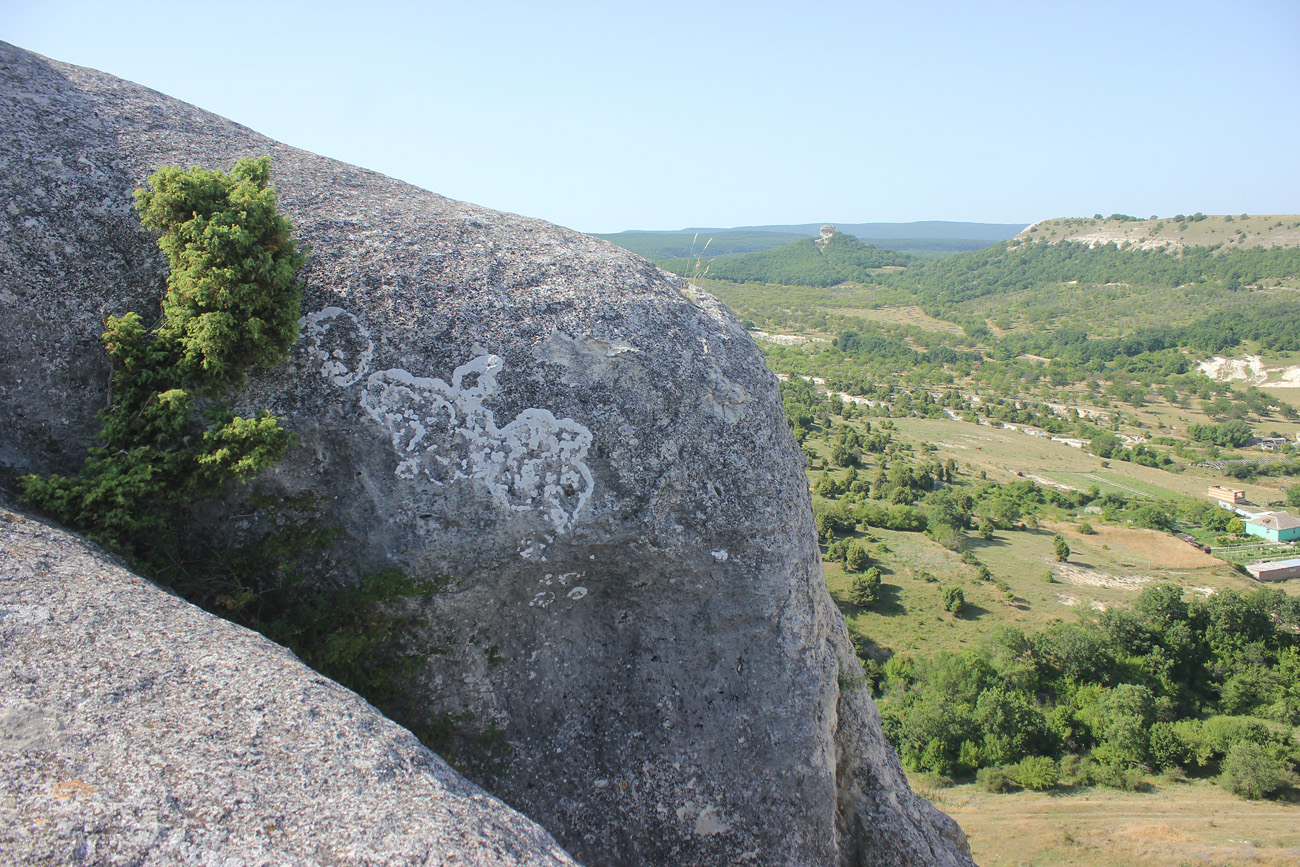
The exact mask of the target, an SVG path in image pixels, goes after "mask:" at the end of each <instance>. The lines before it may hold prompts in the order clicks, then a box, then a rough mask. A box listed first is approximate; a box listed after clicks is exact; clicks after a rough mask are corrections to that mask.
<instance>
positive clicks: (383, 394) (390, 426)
mask: <svg viewBox="0 0 1300 867" xmlns="http://www.w3.org/2000/svg"><path fill="white" fill-rule="evenodd" d="M303 336H304V339H305V340H306V346H307V351H308V353H310V355H311V357H312V358H313V359H316V360H319V361H320V362H321V367H320V373H321V375H322V376H323V377H325V378H326V379H328V380H329V381H330V382H332V383H333V384H335V385H337V386H340V387H348V386H351V385H353V384H355V383H357V382H360V380H361V377H362V376H363V375H364V374H366V373H367V371H368V370H369V368H370V363H371V360H372V358H373V355H374V343H373V342H372V341H371V340H370V335H369V333H368V332H367V331H366V330H365V328H364V327H363V326H362V325H361V324H360V323H359V322H358V321H357V319H356V317H355V316H353V315H352V314H351V313H348V312H347V311H345V310H342V309H340V308H337V307H327V308H325V309H324V310H321V311H319V312H318V313H313V314H310V315H308V316H306V317H304V318H303ZM504 365H505V362H504V361H503V360H502V359H501V357H500V356H497V355H490V354H488V355H480V356H479V357H477V358H474V359H472V360H470V361H469V362H467V363H465V364H462V365H461V366H460V367H458V368H456V370H455V372H454V373H453V374H452V379H451V383H450V384H448V383H447V382H445V381H444V380H442V379H438V378H429V377H422V376H416V375H415V374H413V373H411V372H410V371H407V370H403V369H401V368H392V369H389V370H381V371H377V372H375V373H371V374H370V375H369V376H368V377H366V380H365V384H364V386H363V387H362V390H361V406H362V408H363V409H365V411H366V413H367V414H368V415H369V416H370V417H371V418H373V419H374V420H375V421H377V422H378V423H379V424H380V425H382V426H383V427H384V429H385V430H386V431H387V433H388V436H389V440H390V442H391V443H392V446H393V449H394V450H395V451H396V452H397V454H398V457H399V462H398V464H397V469H396V471H395V473H396V475H397V477H398V478H401V479H404V480H407V481H427V482H432V483H433V484H435V485H447V484H450V483H452V482H455V481H459V480H462V479H468V480H474V481H477V482H480V483H482V484H483V485H484V486H485V487H486V488H487V490H488V491H489V492H490V494H491V496H492V499H493V500H494V501H495V502H496V503H497V504H498V505H499V506H500V507H501V508H503V509H508V510H511V511H516V512H536V513H538V514H539V515H540V516H541V517H542V518H543V519H544V520H545V521H546V522H547V523H548V524H550V526H551V527H552V528H554V530H556V531H557V532H563V531H566V530H568V529H569V528H570V526H572V523H573V520H574V518H575V517H576V516H577V515H578V513H579V512H581V511H582V509H583V507H584V506H585V505H586V504H587V500H588V499H589V498H590V496H591V491H592V487H593V484H594V483H593V481H592V476H591V471H590V469H589V468H588V467H587V464H586V456H587V451H588V449H589V448H590V447H591V442H592V435H591V431H590V430H589V429H588V428H587V427H585V426H584V425H582V424H579V423H578V422H576V421H574V420H573V419H570V418H563V419H560V418H556V417H555V415H554V414H553V413H551V411H550V410H546V409H540V408H531V409H525V410H523V411H522V412H520V413H519V414H518V415H517V416H515V418H514V420H513V421H511V422H510V423H508V424H506V425H505V426H502V427H498V426H497V423H496V417H495V415H494V414H493V412H492V410H490V409H488V408H487V406H486V403H487V402H488V401H489V400H491V399H492V398H494V397H496V396H497V394H498V392H499V390H500V387H499V385H498V384H497V374H498V373H500V372H501V370H502V368H503V367H504Z"/></svg>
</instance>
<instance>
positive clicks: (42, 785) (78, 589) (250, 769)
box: [0, 501, 575, 867]
mask: <svg viewBox="0 0 1300 867" xmlns="http://www.w3.org/2000/svg"><path fill="white" fill-rule="evenodd" d="M0 646H3V648H4V654H3V660H2V663H0V853H3V857H2V858H0V860H5V861H6V863H22V864H31V865H36V864H49V865H55V864H59V865H62V864H87V865H98V864H105V865H106V864H142V865H143V864H150V865H162V864H235V863H238V864H244V865H256V864H266V865H271V864H275V865H312V864H322V863H330V864H340V865H350V864H355V865H426V864H442V863H448V862H451V863H457V864H473V865H497V864H510V865H537V867H541V865H564V864H570V865H571V864H574V863H575V862H574V861H573V860H572V859H571V858H569V856H568V855H567V854H565V852H564V851H563V850H562V849H561V848H560V846H559V845H558V844H557V843H556V842H555V841H554V840H553V839H552V838H551V836H550V835H549V834H547V833H546V832H545V831H544V830H543V829H542V828H541V827H540V826H538V825H537V824H536V823H534V822H533V821H532V820H530V819H528V818H526V817H524V816H522V815H521V814H519V813H517V812H516V811H514V810H512V809H511V808H509V807H507V806H506V805H505V804H503V803H502V802H500V801H499V800H497V799H496V798H493V797H492V796H490V795H488V794H487V793H485V792H483V791H482V790H481V789H479V788H478V787H477V786H475V785H473V784H472V783H469V782H467V781H466V780H465V779H464V778H462V777H461V776H460V775H459V774H457V773H456V772H455V771H453V770H452V769H451V768H450V767H448V766H447V764H446V763H445V762H443V761H442V759H440V758H438V757H437V756H436V755H434V754H433V753H431V752H430V751H429V750H427V749H426V748H424V747H423V746H422V745H421V744H420V743H419V741H417V740H416V739H415V737H414V736H413V735H412V734H410V733H409V732H407V731H406V730H404V729H402V728H400V727H398V726H397V725H396V724H395V723H393V722H391V721H389V720H387V719H385V718H384V717H383V716H382V715H381V714H380V713H379V711H377V710H375V708H373V707H371V706H370V705H369V704H367V703H366V702H365V701H364V700H362V699H361V698H359V697H358V696H357V695H355V694H353V693H352V692H349V691H348V690H345V689H343V688H342V687H341V686H339V685H338V684H335V683H333V682H331V681H329V680H326V679H325V678H322V677H321V676H319V675H318V674H316V673H315V672H313V671H312V670H311V669H309V668H307V667H306V666H304V665H303V664H302V663H300V662H299V661H298V660H297V659H296V658H295V657H294V656H293V654H291V653H289V652H288V651H287V650H285V649H283V648H281V647H279V646H277V645H275V644H273V643H272V642H270V641H268V640H266V639H265V638H263V637H262V636H260V635H257V634H256V633H253V632H250V631H248V630H246V629H244V628H242V627H240V626H236V625H235V624H232V623H229V622H227V621H224V620H220V619H218V618H216V617H213V616H211V615H209V614H206V613H204V612H203V611H200V610H199V609H197V608H195V607H194V606H192V605H190V604H189V603H187V602H184V601H182V600H180V599H178V598H176V597H174V596H172V595H170V594H168V593H165V592H163V591H161V590H159V589H158V588H157V587H155V586H153V585H152V584H150V583H149V582H147V581H145V580H143V579H141V578H139V577H137V576H136V575H134V574H132V573H131V572H129V571H127V570H126V569H124V568H122V567H121V566H120V565H118V564H117V563H116V562H115V561H114V558H112V557H110V556H108V555H106V554H104V553H103V552H102V551H101V550H99V549H98V548H97V547H96V546H94V545H91V544H89V543H87V542H86V541H85V540H83V539H81V538H79V537H77V536H74V535H72V534H69V533H66V532H63V531H61V530H58V529H56V528H54V527H52V526H50V525H48V524H46V523H44V522H42V521H40V520H36V519H33V518H31V517H30V516H27V515H25V514H22V513H20V512H15V511H13V510H12V508H11V506H10V504H7V503H4V502H3V501H0Z"/></svg>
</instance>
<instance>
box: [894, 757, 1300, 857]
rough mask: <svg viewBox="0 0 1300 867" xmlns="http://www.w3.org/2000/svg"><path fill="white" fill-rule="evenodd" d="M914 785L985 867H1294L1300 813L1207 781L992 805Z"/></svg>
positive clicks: (969, 791) (964, 792)
mask: <svg viewBox="0 0 1300 867" xmlns="http://www.w3.org/2000/svg"><path fill="white" fill-rule="evenodd" d="M913 785H914V787H915V788H917V789H918V790H919V791H920V792H922V794H924V795H926V796H927V797H929V798H930V799H931V800H932V801H933V802H934V804H935V805H936V806H937V807H939V809H941V810H943V811H944V812H945V813H947V814H948V815H950V816H952V817H953V818H954V819H956V820H957V821H958V822H959V823H960V824H961V826H962V829H963V830H965V832H966V834H967V836H968V838H969V839H970V844H971V853H972V854H973V855H974V856H975V861H976V863H978V864H981V865H983V867H1283V865H1285V867H1295V865H1296V864H1300V805H1296V804H1288V803H1279V802H1277V801H1246V800H1243V799H1241V798H1238V797H1236V796H1234V795H1232V794H1229V793H1228V792H1225V791H1224V790H1223V789H1220V788H1219V787H1218V786H1215V785H1213V784H1212V783H1209V782H1206V781H1203V780H1192V781H1185V782H1178V783H1174V782H1167V781H1165V780H1163V779H1161V778H1158V777H1157V778H1153V779H1152V782H1151V785H1152V791H1148V792H1120V791H1116V790H1113V789H1078V790H1068V789H1067V790H1064V791H1061V792H1050V793H1034V792H1017V793H1014V794H1001V795H995V794H990V793H988V792H983V791H981V790H979V789H977V788H976V787H975V786H973V785H963V786H953V787H951V788H946V789H933V788H931V787H930V786H929V785H928V784H927V783H926V781H925V780H924V779H923V778H918V779H914V780H913Z"/></svg>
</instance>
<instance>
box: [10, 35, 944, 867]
mask: <svg viewBox="0 0 1300 867" xmlns="http://www.w3.org/2000/svg"><path fill="white" fill-rule="evenodd" d="M0 117H3V118H4V120H3V124H4V136H3V137H2V138H0V160H3V165H4V167H5V171H3V172H0V196H3V199H4V203H3V205H2V206H0V207H2V208H3V209H2V210H0V462H3V463H5V464H8V465H9V466H11V467H13V468H16V469H17V470H19V471H41V472H45V471H49V470H51V469H67V468H69V467H70V466H75V463H76V460H77V455H79V454H80V453H82V451H83V450H84V448H85V446H86V445H87V444H88V443H89V442H90V441H91V438H92V437H93V435H94V432H95V430H97V424H96V423H95V421H94V412H95V410H96V409H97V408H99V407H100V406H102V405H103V403H104V399H105V396H106V381H107V374H108V370H107V366H106V362H105V360H104V357H103V352H102V348H101V347H100V345H99V333H100V331H101V330H102V327H101V325H100V318H101V316H102V315H103V314H104V313H121V312H123V311H125V310H127V309H135V310H138V311H140V312H141V313H142V314H145V318H146V321H151V320H150V314H151V312H152V311H155V310H156V305H157V299H158V297H159V296H160V294H161V292H162V291H163V287H164V284H165V273H166V271H165V262H164V261H163V260H162V257H161V254H159V253H158V251H157V249H156V246H155V245H154V242H153V238H152V237H150V236H149V234H148V233H147V232H145V231H144V230H143V229H142V228H141V227H140V226H139V224H138V221H137V220H136V219H135V216H134V214H133V213H132V211H131V205H130V202H131V199H130V192H131V190H133V189H134V188H135V187H137V186H140V185H141V184H142V183H143V182H144V180H145V178H147V177H148V175H149V174H150V173H151V172H152V171H153V170H154V169H156V168H157V166H159V165H161V164H178V165H184V166H188V165H195V164H198V165H203V166H205V167H208V168H223V169H228V168H229V167H230V165H231V164H233V162H234V161H235V160H236V159H237V158H239V157H243V156H259V155H263V154H269V155H270V156H271V158H272V167H273V173H274V180H275V183H276V186H277V188H278V191H279V196H280V201H281V205H282V207H283V208H284V209H285V210H286V211H287V212H288V213H289V214H290V216H291V217H292V219H293V220H294V223H295V226H296V227H297V233H298V236H299V237H300V238H301V239H302V240H304V241H306V242H307V243H309V244H310V245H311V247H312V249H313V253H312V258H311V260H310V262H309V264H308V266H307V267H306V268H305V269H304V272H303V274H302V278H303V280H304V282H305V291H304V305H303V310H304V313H305V316H304V319H303V336H302V338H301V339H300V340H299V342H298V344H297V346H296V347H295V350H294V353H293V355H292V357H291V358H290V360H289V361H288V362H287V363H286V364H284V365H281V366H280V367H277V368H276V369H274V370H270V371H266V372H264V373H262V374H259V375H258V376H256V377H254V378H253V379H252V380H251V381H250V383H249V385H248V386H247V388H246V389H245V390H244V392H243V393H242V394H241V395H240V396H239V398H238V401H237V403H238V404H239V405H240V406H242V407H245V408H252V407H263V406H265V407H270V408H271V409H272V410H273V411H274V412H275V413H276V414H277V415H280V416H283V417H284V418H285V419H286V426H287V427H289V428H290V429H291V430H293V431H294V432H295V433H296V435H297V436H298V442H299V445H298V447H297V448H296V449H295V450H294V451H293V452H292V453H291V454H290V455H289V456H288V458H287V459H286V460H285V462H284V463H283V464H282V465H281V466H280V467H279V468H277V469H276V470H275V471H274V472H272V473H269V474H267V475H266V476H265V477H263V478H262V479H259V480H258V482H257V484H256V487H257V488H258V489H259V490H261V491H262V492H264V493H268V494H272V495H286V496H292V495H296V494H299V493H303V492H309V491H310V492H313V493H315V494H317V495H318V496H320V497H321V500H322V503H323V504H324V516H323V520H325V521H327V522H329V523H331V524H335V525H338V526H341V527H343V528H344V529H345V531H346V534H347V535H346V538H345V540H344V542H343V543H342V544H341V545H340V546H339V555H338V559H337V561H336V562H334V563H333V564H330V567H331V575H330V577H331V578H334V579H339V578H342V579H345V580H355V579H356V578H357V577H359V576H360V574H362V573H363V572H366V571H373V570H375V569H379V568H385V567H389V566H396V567H399V568H401V569H403V570H404V571H406V572H408V573H410V574H412V575H415V576H431V575H434V574H449V575H451V576H453V577H454V579H455V585H454V590H453V591H452V592H449V593H445V594H442V595H440V596H439V598H438V599H437V600H436V601H435V603H434V604H433V605H431V606H429V608H428V609H427V610H425V611H422V612H421V619H422V622H423V625H422V626H421V628H420V633H421V634H420V635H418V636H414V637H417V638H422V639H427V640H429V641H432V642H435V643H440V644H444V645H445V646H447V647H449V648H450V652H448V653H446V654H444V655H441V656H438V657H435V658H434V659H433V660H432V661H431V662H430V664H429V665H428V666H426V667H425V668H424V669H423V670H421V671H420V672H419V673H418V674H417V675H416V676H415V677H414V678H412V680H411V681H410V683H409V684H408V685H407V692H408V698H409V703H410V704H411V705H412V706H413V707H415V708H417V709H420V712H423V713H426V714H427V715H428V716H429V717H430V718H434V717H437V716H439V715H445V714H457V715H464V714H472V715H473V718H474V720H475V721H476V724H479V725H492V726H495V727H496V729H497V730H499V731H500V732H501V733H502V735H503V736H504V738H505V741H506V743H507V744H508V746H509V754H508V756H507V757H506V758H505V759H504V760H503V761H502V762H501V763H500V765H499V766H498V767H497V768H496V769H495V770H494V771H493V772H491V773H488V772H486V771H485V772H483V773H481V774H480V775H478V776H477V777H476V779H477V780H478V781H479V782H481V783H482V784H484V785H485V786H487V787H488V788H489V789H490V790H491V791H492V792H493V793H494V794H496V795H498V796H500V797H501V798H502V799H504V800H505V801H506V802H508V803H510V804H512V805H514V806H515V807H517V808H519V809H521V810H522V811H524V812H525V813H527V814H528V815H529V816H531V817H532V818H534V819H535V820H537V821H538V822H540V823H541V824H542V825H543V826H545V827H546V828H548V829H549V830H550V831H551V832H552V833H553V834H555V835H556V837H557V839H559V840H560V841H561V843H563V844H564V845H565V846H566V848H568V850H569V851H570V852H572V853H573V854H574V855H575V857H577V858H578V859H579V860H582V861H585V862H586V863H592V864H597V863H599V864H629V865H630V864H697V865H715V864H716V865H723V864H734V863H739V862H743V863H753V864H834V863H844V864H921V863H925V864H965V863H969V860H968V856H967V855H966V854H965V849H964V842H963V841H962V839H961V835H960V832H959V831H958V830H957V829H956V826H955V825H954V824H952V823H951V821H950V820H947V819H946V817H942V816H941V815H940V814H938V813H937V812H936V811H934V810H933V809H932V808H931V807H929V805H927V804H925V803H924V802H922V801H920V800H918V799H916V798H915V797H914V796H913V795H912V793H911V792H910V791H909V790H908V788H907V785H906V780H905V777H904V775H903V774H902V771H901V769H900V768H899V765H898V761H897V757H896V756H895V755H894V754H893V751H892V750H891V749H890V748H889V746H888V744H887V743H886V742H885V740H884V738H883V735H882V734H881V732H880V728H879V723H878V719H877V718H876V715H875V709H874V705H873V704H872V703H871V700H870V697H869V696H868V695H866V693H865V692H863V691H861V690H849V691H847V692H844V693H841V691H840V688H839V684H840V683H841V682H846V683H851V682H854V681H855V680H856V679H857V677H858V675H859V674H860V670H859V668H858V664H857V661H856V659H855V658H854V656H853V654H852V650H851V648H850V646H849V644H848V641H847V636H846V633H845V628H844V624H843V620H842V618H841V617H840V615H839V613H838V611H837V610H836V609H835V607H834V605H833V604H832V602H831V600H830V597H829V594H828V593H827V591H826V588H825V585H824V582H823V580H822V574H821V568H820V562H819V558H818V550H817V545H816V539H815V533H814V529H813V527H812V521H811V513H810V510H809V502H808V490H807V483H806V479H805V477H804V474H803V461H802V455H801V453H800V452H799V450H798V448H797V446H796V444H795V443H794V442H793V439H792V438H791V436H790V434H789V430H788V428H787V426H786V423H785V419H784V416H783V414H782V411H781V405H780V400H779V393H778V389H777V384H776V382H775V378H774V377H773V376H772V375H771V374H770V373H768V372H767V370H766V369H765V367H764V366H763V363H762V358H761V355H760V354H759V352H758V350H757V348H756V347H755V346H754V344H753V342H752V341H751V340H750V339H749V337H748V335H747V334H746V333H745V332H744V330H743V329H742V328H741V327H740V325H739V324H738V323H737V322H736V320H735V319H734V317H732V316H731V314H730V313H729V312H728V311H726V310H725V308H723V307H722V306H721V305H720V304H719V303H718V302H717V301H716V300H715V299H713V298H712V297H711V296H709V295H707V294H706V293H703V292H701V291H699V290H698V289H696V288H695V287H693V286H691V285H689V284H687V283H686V282H684V281H682V280H680V279H679V278H675V277H672V276H670V275H666V274H664V273H663V272H661V271H659V270H658V269H656V268H654V267H653V266H652V265H650V264H649V263H647V262H645V261H644V260H642V259H640V258H638V257H635V256H633V255H631V254H629V253H626V252H625V251H623V250H621V249H619V248H617V247H614V246H613V245H610V244H607V243H605V242H603V241H599V240H596V239H593V238H590V237H587V236H584V235H580V234H577V233H574V232H571V231H568V230H565V229H562V228H560V227H557V226H553V225H551V224H548V223H544V222H542V221H538V220H530V219H527V218H524V217H519V216H516V215H511V214H502V213H498V212H493V211H489V210H486V209H483V208H478V207H475V206H473V205H468V204H465V203H461V202H454V201H451V200H448V199H445V198H443V197H441V196H437V195H435V194H433V193H430V192H427V191H425V190H421V189H418V188H415V187H412V186H410V185H407V184H403V183H401V182H399V181H396V180H393V179H391V178H387V177H384V176H382V175H378V174H376V173H374V172H368V171H366V170H364V169H359V168H356V167H354V166H349V165H346V164H343V163H339V162H336V161H333V160H328V159H326V158H323V157H319V156H316V155H314V154H310V153H306V152H304V151H300V150H297V149H294V148H290V147H288V146H286V145H283V144H280V143H278V142H275V141H272V140H270V139H267V138H265V137H263V136H260V135H258V134H256V133H254V132H252V131H251V130H248V129H246V128H244V127H241V126H239V125H238V124H234V123H232V122H230V121H228V120H226V119H224V118H220V117H217V116H215V115H212V114H210V113H207V112H203V111H201V110H200V109H196V108H194V107H193V106H189V105H186V104H185V103H181V102H179V101H177V100H174V99H171V98H169V97H166V96H164V95H162V94H159V93H156V92H154V91H150V90H148V89H145V88H142V87H139V86H137V85H134V84H131V83H129V82H125V81H122V80H120V79H117V78H113V77H112V76H108V75H104V74H101V73H97V72H94V71H92V70H86V69H81V68H77V67H72V66H68V65H65V64H59V63H56V62H54V61H49V60H46V59H44V58H40V57H38V56H36V55H33V54H30V53H28V52H24V51H22V50H20V49H16V48H13V47H12V46H3V45H0ZM200 517H201V526H202V528H203V532H204V533H205V534H207V536H208V537H210V538H211V539H212V540H215V541H220V542H229V541H239V540H240V539H246V538H254V537H256V536H257V535H258V534H259V533H260V532H261V531H262V530H263V529H265V526H266V517H265V516H264V515H259V514H257V513H256V511H255V510H252V509H250V508H249V507H248V504H247V502H246V501H242V500H236V499H233V498H232V499H231V500H230V501H228V502H225V503H220V504H214V505H212V506H210V507H208V508H206V509H205V510H204V511H203V514H202V515H201V516H200ZM489 648H490V649H491V652H490V653H489V652H487V650H488V649H489ZM417 722H418V721H417ZM412 724H413V725H414V724H416V723H415V722H413V723H412Z"/></svg>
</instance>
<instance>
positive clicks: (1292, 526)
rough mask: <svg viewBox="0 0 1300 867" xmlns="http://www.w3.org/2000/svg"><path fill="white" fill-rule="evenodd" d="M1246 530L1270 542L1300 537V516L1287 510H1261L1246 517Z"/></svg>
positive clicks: (1292, 539)
mask: <svg viewBox="0 0 1300 867" xmlns="http://www.w3.org/2000/svg"><path fill="white" fill-rule="evenodd" d="M1245 523H1246V532H1247V533H1249V534H1250V535H1252V536H1259V537H1260V538H1261V539H1267V540H1268V541H1270V542H1294V541H1295V540H1297V539H1300V518H1297V517H1295V516H1294V515H1291V514H1288V513H1287V512H1260V513H1259V514H1258V515H1252V516H1251V517H1249V518H1246V519H1245Z"/></svg>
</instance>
